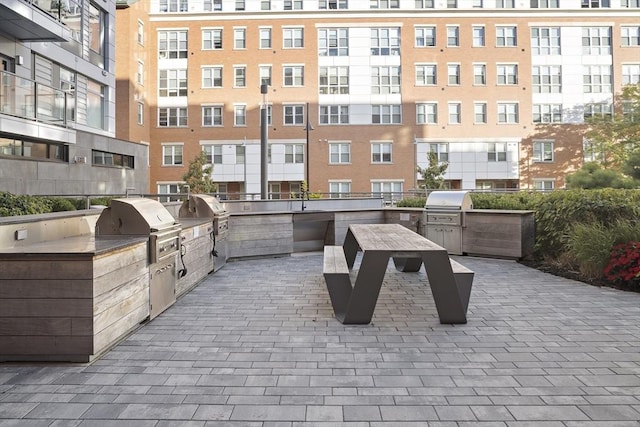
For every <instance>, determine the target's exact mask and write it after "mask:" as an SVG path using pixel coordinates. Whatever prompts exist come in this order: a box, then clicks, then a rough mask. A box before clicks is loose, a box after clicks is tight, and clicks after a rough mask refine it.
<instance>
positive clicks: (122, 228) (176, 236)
mask: <svg viewBox="0 0 640 427" xmlns="http://www.w3.org/2000/svg"><path fill="white" fill-rule="evenodd" d="M180 230H181V226H180V224H179V223H177V222H176V221H175V220H174V218H173V216H172V215H171V213H170V212H169V211H168V210H167V209H166V208H165V207H164V206H163V205H162V204H161V203H160V202H158V201H156V200H151V199H142V198H139V199H136V198H127V199H113V200H112V201H111V205H110V207H108V208H106V209H104V210H103V211H102V213H101V214H100V217H98V221H97V223H96V236H107V235H130V236H149V243H148V248H149V301H150V306H149V317H150V318H151V319H153V318H154V317H156V316H157V315H158V314H160V313H162V312H163V311H164V310H165V309H166V308H167V307H169V306H170V305H172V304H173V303H174V302H175V300H176V291H175V288H176V268H177V267H176V264H177V255H178V252H179V250H180Z"/></svg>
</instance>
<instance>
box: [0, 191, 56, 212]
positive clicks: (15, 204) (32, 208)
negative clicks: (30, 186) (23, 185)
mask: <svg viewBox="0 0 640 427" xmlns="http://www.w3.org/2000/svg"><path fill="white" fill-rule="evenodd" d="M48 212H51V200H49V199H45V198H43V197H37V196H27V195H15V194H11V193H3V192H0V216H17V215H35V214H43V213H48Z"/></svg>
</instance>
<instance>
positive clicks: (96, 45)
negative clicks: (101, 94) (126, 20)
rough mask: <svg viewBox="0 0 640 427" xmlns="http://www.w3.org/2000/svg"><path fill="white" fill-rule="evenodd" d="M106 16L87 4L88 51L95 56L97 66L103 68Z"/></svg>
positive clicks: (91, 4) (103, 12)
mask: <svg viewBox="0 0 640 427" xmlns="http://www.w3.org/2000/svg"><path fill="white" fill-rule="evenodd" d="M106 18H107V14H106V12H105V11H104V10H102V9H101V8H99V7H98V6H96V5H95V4H93V3H90V4H89V25H88V29H89V50H90V51H91V52H92V53H94V54H96V60H97V63H98V65H99V66H101V67H103V68H104V52H105V43H106V37H105V32H106V30H107V28H106V27H107V20H106Z"/></svg>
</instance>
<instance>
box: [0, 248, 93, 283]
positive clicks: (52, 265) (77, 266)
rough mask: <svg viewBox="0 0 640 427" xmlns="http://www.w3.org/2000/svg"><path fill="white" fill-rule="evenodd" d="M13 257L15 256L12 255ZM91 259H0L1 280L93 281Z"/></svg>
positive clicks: (45, 257)
mask: <svg viewBox="0 0 640 427" xmlns="http://www.w3.org/2000/svg"><path fill="white" fill-rule="evenodd" d="M3 255H4V254H3ZM11 255H13V254H11ZM91 264H92V263H91V257H84V259H79V258H75V259H73V258H69V257H56V256H40V255H39V256H37V257H36V256H29V255H24V256H22V257H21V258H16V257H11V258H5V257H3V259H0V271H2V278H1V279H0V280H51V279H64V280H67V279H71V280H78V279H87V280H92V279H93V270H92V265H91Z"/></svg>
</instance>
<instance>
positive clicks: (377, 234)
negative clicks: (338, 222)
mask: <svg viewBox="0 0 640 427" xmlns="http://www.w3.org/2000/svg"><path fill="white" fill-rule="evenodd" d="M349 230H351V233H352V234H353V236H354V237H355V239H356V240H357V242H358V245H359V246H360V249H362V250H363V251H368V250H378V251H391V252H403V251H407V252H416V251H441V250H442V251H444V250H445V249H444V248H443V247H442V246H439V245H436V244H435V243H433V242H432V241H431V240H428V239H426V238H425V237H423V236H421V235H420V234H418V233H416V232H413V231H411V230H409V229H408V228H406V227H404V226H402V225H400V224H351V225H349Z"/></svg>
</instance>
